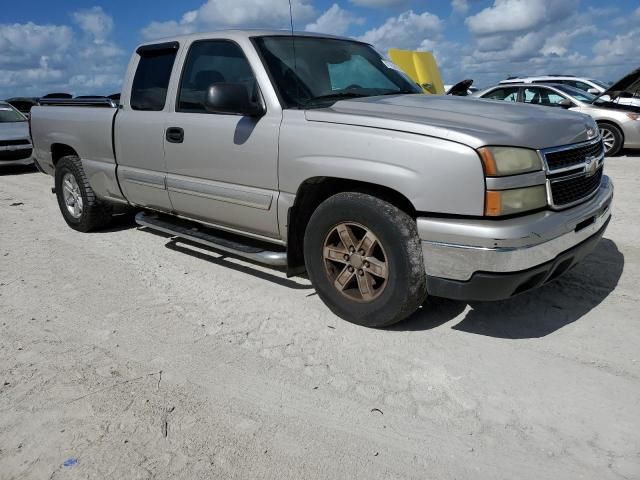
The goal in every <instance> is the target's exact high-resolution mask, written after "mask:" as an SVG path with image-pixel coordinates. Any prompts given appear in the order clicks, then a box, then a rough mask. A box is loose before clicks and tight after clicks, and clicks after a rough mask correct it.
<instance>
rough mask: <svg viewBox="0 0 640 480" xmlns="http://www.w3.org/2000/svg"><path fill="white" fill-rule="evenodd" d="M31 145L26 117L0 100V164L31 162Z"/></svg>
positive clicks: (26, 163) (25, 163) (24, 163)
mask: <svg viewBox="0 0 640 480" xmlns="http://www.w3.org/2000/svg"><path fill="white" fill-rule="evenodd" d="M32 150H33V146H32V144H31V136H30V135H29V124H28V122H27V118H26V117H25V116H24V115H23V114H21V113H20V112H19V111H18V110H16V109H15V108H14V107H12V106H11V105H9V104H8V103H6V102H0V166H2V165H29V164H31V163H33V159H32V158H31V153H32Z"/></svg>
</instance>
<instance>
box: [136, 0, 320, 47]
mask: <svg viewBox="0 0 640 480" xmlns="http://www.w3.org/2000/svg"><path fill="white" fill-rule="evenodd" d="M310 1H311V0H291V4H292V11H293V20H294V24H300V23H306V22H308V21H310V20H311V19H313V17H314V16H315V15H316V11H315V9H314V7H313V5H312V4H311V3H310ZM289 25H290V17H289V2H287V1H277V2H274V1H273V0H208V1H207V2H206V3H204V4H202V5H201V6H200V7H199V8H198V9H197V10H192V11H189V12H186V13H185V14H184V15H183V16H182V18H181V19H180V21H174V20H171V21H168V22H151V23H150V24H149V25H147V26H146V27H144V28H143V29H142V36H143V37H144V38H146V39H154V38H161V37H167V36H172V35H183V34H187V33H194V32H203V31H207V30H216V29H221V28H289Z"/></svg>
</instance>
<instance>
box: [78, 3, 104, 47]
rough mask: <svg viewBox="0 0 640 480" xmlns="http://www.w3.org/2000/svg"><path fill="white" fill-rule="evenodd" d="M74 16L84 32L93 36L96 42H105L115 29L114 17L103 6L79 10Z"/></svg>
mask: <svg viewBox="0 0 640 480" xmlns="http://www.w3.org/2000/svg"><path fill="white" fill-rule="evenodd" d="M72 18H73V20H74V21H75V22H76V23H77V24H78V26H79V27H80V28H81V29H82V31H83V32H85V33H87V34H88V35H90V36H91V37H93V39H94V41H95V43H103V42H104V41H105V39H106V38H107V37H108V36H109V35H110V34H111V31H112V30H113V18H111V17H110V16H109V15H107V14H106V13H105V12H104V10H102V7H93V8H90V9H88V10H80V11H77V12H75V13H73V15H72Z"/></svg>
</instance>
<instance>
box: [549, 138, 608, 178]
mask: <svg viewBox="0 0 640 480" xmlns="http://www.w3.org/2000/svg"><path fill="white" fill-rule="evenodd" d="M603 153H604V148H603V146H602V142H601V141H598V142H596V143H593V144H591V145H583V146H580V147H576V148H572V149H570V150H561V151H559V152H550V153H545V155H544V156H545V158H546V159H547V165H548V167H549V170H551V171H553V170H558V169H560V168H567V167H572V166H573V165H579V164H581V163H584V161H585V159H586V158H588V157H597V158H600V156H601V155H602V154H603Z"/></svg>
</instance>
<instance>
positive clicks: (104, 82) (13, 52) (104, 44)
mask: <svg viewBox="0 0 640 480" xmlns="http://www.w3.org/2000/svg"><path fill="white" fill-rule="evenodd" d="M72 19H73V21H74V23H76V24H77V25H78V27H79V29H80V30H79V31H78V30H74V29H73V28H72V27H71V26H69V25H38V24H35V23H32V22H29V23H23V24H20V23H15V24H0V71H2V75H0V98H7V97H10V96H23V95H34V96H39V95H44V94H46V93H49V92H51V91H69V92H71V93H74V94H109V93H113V92H114V91H117V89H118V88H119V85H120V83H121V81H122V75H123V72H124V52H123V50H122V49H120V48H119V47H118V46H117V45H116V44H115V43H113V41H111V40H110V37H109V35H110V32H111V31H112V29H113V19H112V18H111V17H110V16H108V15H106V14H105V13H104V12H103V11H102V10H100V9H91V10H84V11H80V12H76V13H74V14H73V15H72Z"/></svg>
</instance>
